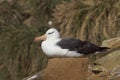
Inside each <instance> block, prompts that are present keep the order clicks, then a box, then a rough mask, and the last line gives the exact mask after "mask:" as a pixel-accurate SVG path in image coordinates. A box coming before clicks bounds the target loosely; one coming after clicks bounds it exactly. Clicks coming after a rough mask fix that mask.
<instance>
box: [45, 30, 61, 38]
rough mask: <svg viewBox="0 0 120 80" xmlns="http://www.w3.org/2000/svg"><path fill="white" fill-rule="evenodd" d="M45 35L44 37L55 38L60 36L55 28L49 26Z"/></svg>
mask: <svg viewBox="0 0 120 80" xmlns="http://www.w3.org/2000/svg"><path fill="white" fill-rule="evenodd" d="M45 35H46V39H57V38H59V37H60V34H59V31H58V30H57V29H55V28H50V29H49V30H48V31H47V32H46V34H45Z"/></svg>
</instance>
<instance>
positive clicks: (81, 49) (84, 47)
mask: <svg viewBox="0 0 120 80" xmlns="http://www.w3.org/2000/svg"><path fill="white" fill-rule="evenodd" d="M57 45H59V46H60V47H61V48H63V49H69V50H70V51H77V52H78V53H81V54H85V55H87V54H90V53H94V52H96V51H103V50H105V49H108V48H105V47H99V46H97V45H95V44H92V43H90V42H89V41H81V40H79V39H73V38H65V39H62V40H61V41H59V42H58V43H57Z"/></svg>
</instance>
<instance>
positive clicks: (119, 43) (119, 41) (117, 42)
mask: <svg viewBox="0 0 120 80" xmlns="http://www.w3.org/2000/svg"><path fill="white" fill-rule="evenodd" d="M102 46H104V47H110V48H116V47H120V37H117V38H112V39H109V40H105V41H103V43H102Z"/></svg>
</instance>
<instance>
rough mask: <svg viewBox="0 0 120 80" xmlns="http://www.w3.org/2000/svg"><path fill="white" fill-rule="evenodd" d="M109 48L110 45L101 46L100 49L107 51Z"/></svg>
mask: <svg viewBox="0 0 120 80" xmlns="http://www.w3.org/2000/svg"><path fill="white" fill-rule="evenodd" d="M107 49H110V48H109V47H100V51H106V50H107Z"/></svg>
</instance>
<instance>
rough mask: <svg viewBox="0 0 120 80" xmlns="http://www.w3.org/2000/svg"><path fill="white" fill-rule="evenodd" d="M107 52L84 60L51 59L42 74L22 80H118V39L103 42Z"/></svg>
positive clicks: (119, 59) (119, 67)
mask: <svg viewBox="0 0 120 80" xmlns="http://www.w3.org/2000/svg"><path fill="white" fill-rule="evenodd" d="M102 46H107V47H110V48H111V49H110V50H108V51H107V52H102V53H99V54H95V55H89V56H88V57H84V58H52V59H49V60H48V64H47V67H46V68H45V69H44V70H43V72H41V71H40V72H41V73H40V72H39V73H37V74H35V75H32V76H29V77H27V78H24V79H23V80H41V79H43V80H120V58H119V57H120V37H118V38H113V39H109V40H105V41H104V42H103V44H102Z"/></svg>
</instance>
